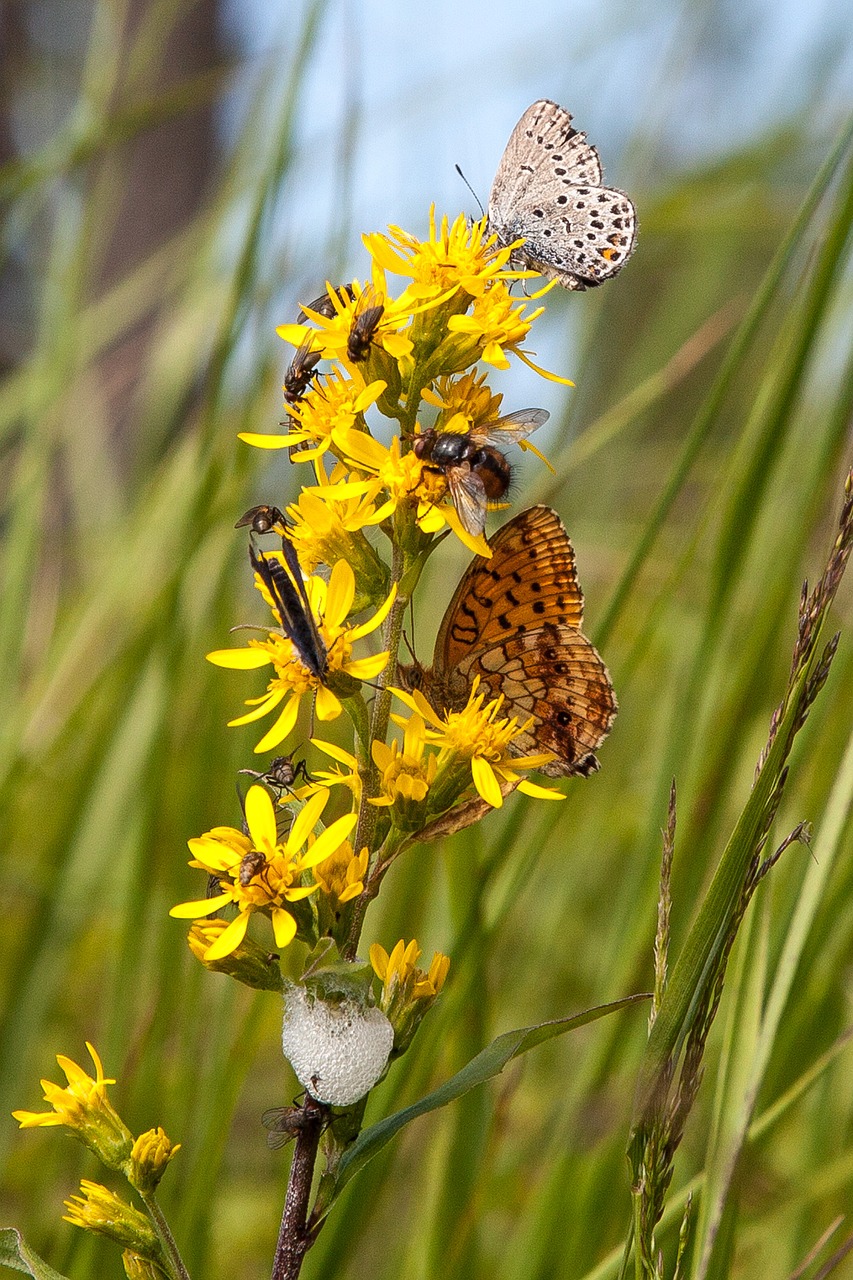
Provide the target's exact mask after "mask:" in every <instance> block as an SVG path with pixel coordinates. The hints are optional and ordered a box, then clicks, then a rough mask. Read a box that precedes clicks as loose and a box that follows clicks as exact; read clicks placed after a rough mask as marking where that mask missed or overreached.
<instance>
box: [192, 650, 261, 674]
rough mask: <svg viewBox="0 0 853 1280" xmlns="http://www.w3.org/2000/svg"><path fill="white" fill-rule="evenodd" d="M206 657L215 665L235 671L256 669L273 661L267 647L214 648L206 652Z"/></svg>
mask: <svg viewBox="0 0 853 1280" xmlns="http://www.w3.org/2000/svg"><path fill="white" fill-rule="evenodd" d="M205 658H206V660H207V661H208V662H212V663H213V665H214V666H215V667H230V668H232V669H233V670H235V671H254V670H255V669H256V668H257V667H268V666H269V664H270V663H271V662H272V657H271V656H270V654H269V653H268V652H267V650H266V649H214V650H213V652H212V653H207V654H205Z"/></svg>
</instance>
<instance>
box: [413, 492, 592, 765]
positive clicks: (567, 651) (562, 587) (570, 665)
mask: <svg viewBox="0 0 853 1280" xmlns="http://www.w3.org/2000/svg"><path fill="white" fill-rule="evenodd" d="M489 545H490V547H491V548H492V557H491V559H490V560H486V559H485V558H484V557H483V556H477V557H475V559H474V560H473V561H472V562H471V564H470V566H469V567H468V569H467V571H466V572H465V574H464V576H463V578H462V581H461V582H460V584H459V587H458V588H457V590H456V593H455V594H454V596H453V599H452V600H451V602H450V605H449V606H448V609H447V612H446V613H445V615H444V620H443V621H442V624H441V628H440V630H439V633H438V639H437V641H436V647H435V656H434V659H433V670H432V674H431V676H430V677H429V678H428V684H429V687H430V690H431V691H432V692H433V693H434V694H437V695H438V696H439V697H442V696H444V697H445V698H446V699H448V700H449V701H451V702H457V701H459V700H461V698H462V695H463V693H465V694H466V696H467V691H469V690H470V687H471V685H472V683H473V681H474V678H475V676H479V677H480V680H481V682H482V683H483V684H485V685H486V686H487V688H488V689H489V692H490V693H491V695H492V697H497V696H498V695H499V694H502V695H503V697H504V699H505V707H506V711H507V713H508V714H509V715H514V716H517V717H518V719H519V720H520V721H525V720H527V719H529V718H530V717H531V716H532V717H533V720H534V722H533V724H532V725H531V727H530V729H529V730H528V732H527V733H526V734H524V735H522V736H521V737H520V738H518V739H516V741H515V748H516V749H517V750H518V751H519V752H520V753H521V754H532V753H535V752H539V751H553V752H554V754H555V757H556V758H555V759H554V760H553V761H552V763H551V764H549V765H546V766H545V767H544V769H543V770H542V772H543V773H547V774H550V775H551V776H567V775H571V774H586V773H591V772H592V771H593V770H594V769H596V768H597V767H598V762H597V761H596V759H595V756H594V755H593V752H594V751H595V749H596V747H598V746H599V745H600V743H601V742H602V741H603V739H604V738H605V737H606V735H607V733H608V731H609V729H610V726H611V724H612V723H613V717H614V715H615V714H616V699H615V696H614V694H613V687H612V685H611V683H610V677H609V676H608V674H607V668H606V667H605V665H604V663H603V662H602V660H601V658H600V657H599V655H598V653H597V652H596V650H595V649H594V648H593V646H592V645H591V644H590V642H589V640H587V638H586V636H584V635H583V633H582V632H581V629H580V628H581V624H582V622H583V593H582V592H581V588H580V583H579V582H578V576H577V569H576V566H575V555H574V550H573V548H572V544H571V542H570V540H569V536H568V534H567V533H566V530H565V527H564V525H563V522H562V521H561V520H560V517H559V516H558V515H557V513H556V512H555V511H552V510H551V508H550V507H544V506H540V507H530V508H529V509H528V510H526V511H522V512H520V513H519V514H518V515H517V516H515V517H514V519H512V520H510V521H508V523H507V524H505V525H503V526H502V527H501V528H500V529H499V530H498V532H497V533H496V534H495V535H494V537H493V538H492V539H491V540H490V543H489Z"/></svg>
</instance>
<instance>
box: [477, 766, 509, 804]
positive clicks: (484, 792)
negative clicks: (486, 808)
mask: <svg viewBox="0 0 853 1280" xmlns="http://www.w3.org/2000/svg"><path fill="white" fill-rule="evenodd" d="M471 776H472V778H473V779H474V786H475V787H476V788H477V790H478V792H479V793H480V795H481V796H482V797H483V799H484V800H485V802H486V804H490V805H491V806H492V808H493V809H500V807H501V805H502V804H503V802H504V801H503V796H502V795H501V789H500V787H499V786H498V780H497V778H496V777H495V773H494V770H493V769H492V766H491V765H490V764H489V762H488V760H484V759H483V757H482V756H472V758H471Z"/></svg>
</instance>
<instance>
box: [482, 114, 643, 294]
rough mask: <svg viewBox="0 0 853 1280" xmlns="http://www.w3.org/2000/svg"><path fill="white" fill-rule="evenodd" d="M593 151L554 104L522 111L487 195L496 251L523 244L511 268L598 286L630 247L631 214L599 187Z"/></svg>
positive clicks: (611, 190) (618, 197) (621, 198)
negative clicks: (522, 113)
mask: <svg viewBox="0 0 853 1280" xmlns="http://www.w3.org/2000/svg"><path fill="white" fill-rule="evenodd" d="M601 177H602V171H601V161H600V160H599V158H598V152H597V151H596V149H595V147H593V146H592V145H591V144H590V143H588V142H587V140H586V134H584V133H579V132H578V130H577V129H574V128H572V117H571V116H570V115H569V113H568V111H565V110H564V109H563V108H562V107H560V106H558V105H557V103H556V102H549V101H547V100H546V99H542V100H541V101H540V102H534V103H533V106H532V107H528V108H527V110H526V111H525V113H524V115H523V116H522V117H521V119H520V120H519V122H518V124H517V125H516V126H515V128H514V129H513V131H512V133H511V135H510V139H509V142H508V143H507V144H506V150H505V151H504V153H503V156H502V157H501V162H500V164H499V165H498V171H497V173H496V174H495V180H494V182H493V184H492V191H491V195H490V196H489V229H490V230H491V231H494V232H495V233H496V234H497V237H498V241H499V243H500V244H502V245H508V244H511V243H512V241H513V240H518V239H520V238H522V237H523V238H524V244H523V245H521V246H520V247H519V248H518V249H515V250H514V251H513V254H512V257H511V259H510V263H511V265H512V266H514V267H528V268H530V269H531V270H534V271H539V272H541V274H542V275H544V276H546V277H547V278H548V279H549V280H558V281H559V283H560V284H561V285H562V286H563V288H564V289H588V288H591V287H592V286H593V285H597V284H603V282H604V281H605V280H609V279H610V277H611V276H615V275H616V272H617V271H620V270H621V269H622V267H624V265H625V263H626V262H627V261H628V258H629V257H630V256H631V253H632V252H633V249H634V242H635V240H636V236H637V215H636V211H635V209H634V206H633V204H632V203H631V201H630V200H629V199H628V197H627V196H626V195H625V193H624V191H617V190H616V188H615V187H604V186H602V185H601Z"/></svg>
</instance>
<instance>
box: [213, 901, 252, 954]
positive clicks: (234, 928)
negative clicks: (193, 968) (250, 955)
mask: <svg viewBox="0 0 853 1280" xmlns="http://www.w3.org/2000/svg"><path fill="white" fill-rule="evenodd" d="M251 914H252V913H251V911H241V912H240V914H239V916H238V917H237V919H236V920H232V921H231V923H230V924H229V926H228V928H227V929H223V930H222V932H221V933H220V935H219V937H218V938H217V939H216V941H215V942H213V943H211V945H210V946H209V947H208V948H207V950H206V951H205V953H204V958H205V960H221V959H222V957H223V956H230V954H231V952H232V951H236V950H237V948H238V947H239V945H240V943H241V942H242V941H243V939H244V938H245V936H246V929H247V927H248V924H249V916H250V915H251Z"/></svg>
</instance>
